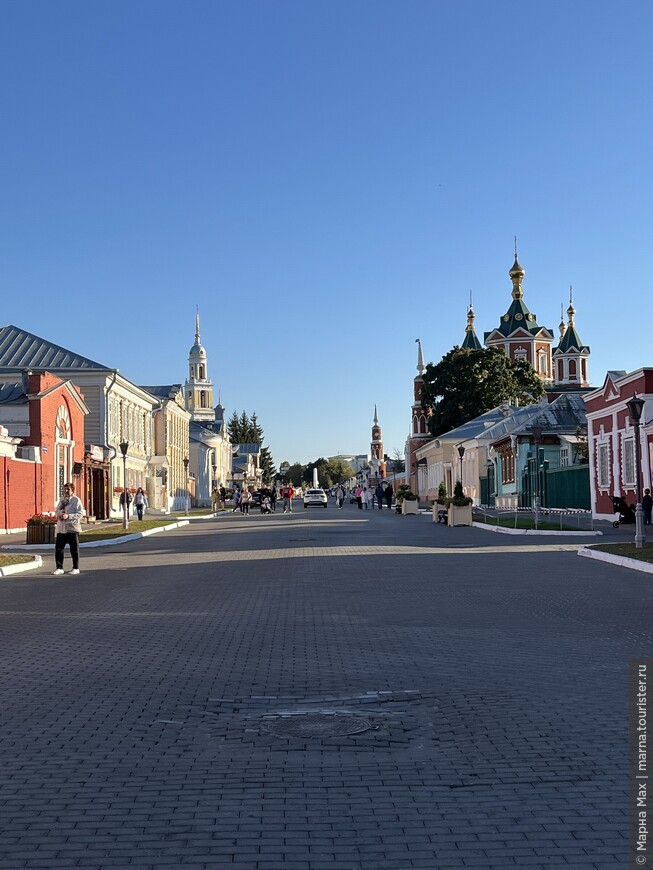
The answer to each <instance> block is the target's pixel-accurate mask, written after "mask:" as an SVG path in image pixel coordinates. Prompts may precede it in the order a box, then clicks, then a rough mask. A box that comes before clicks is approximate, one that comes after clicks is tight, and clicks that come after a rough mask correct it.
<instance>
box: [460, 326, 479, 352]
mask: <svg viewBox="0 0 653 870" xmlns="http://www.w3.org/2000/svg"><path fill="white" fill-rule="evenodd" d="M460 346H461V347H462V348H464V349H465V350H483V345H482V344H481V342H480V341H479V340H478V336H477V335H476V333H475V332H474V330H473V329H468V330H467V331H466V332H465V338H464V339H463V343H462V344H461V345H460Z"/></svg>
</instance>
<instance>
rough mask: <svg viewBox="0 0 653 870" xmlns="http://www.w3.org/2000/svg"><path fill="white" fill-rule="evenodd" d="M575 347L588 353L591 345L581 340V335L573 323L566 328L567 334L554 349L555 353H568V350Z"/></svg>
mask: <svg viewBox="0 0 653 870" xmlns="http://www.w3.org/2000/svg"><path fill="white" fill-rule="evenodd" d="M572 348H573V349H575V350H578V351H585V352H587V353H589V352H590V349H589V347H586V346H585V345H584V344H583V342H582V341H581V340H580V336H579V335H578V332H577V331H576V327H575V326H572V325H571V324H570V325H569V326H568V327H567V329H566V330H565V334H564V335H563V336H562V338H561V339H560V344H559V345H558V346H557V347H556V348H555V350H554V351H553V352H554V353H556V352H557V353H567V352H568V351H570V350H572Z"/></svg>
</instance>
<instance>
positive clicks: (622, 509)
mask: <svg viewBox="0 0 653 870" xmlns="http://www.w3.org/2000/svg"><path fill="white" fill-rule="evenodd" d="M610 501H611V502H612V507H613V508H614V512H615V513H616V514H619V519H618V520H615V521H614V522H613V523H612V525H613V527H614V528H615V529H618V528H619V526H622V525H623V526H627V525H631V524H632V523H634V522H635V505H632V504H626V501H625V499H623V498H622V497H621V496H620V495H611V496H610Z"/></svg>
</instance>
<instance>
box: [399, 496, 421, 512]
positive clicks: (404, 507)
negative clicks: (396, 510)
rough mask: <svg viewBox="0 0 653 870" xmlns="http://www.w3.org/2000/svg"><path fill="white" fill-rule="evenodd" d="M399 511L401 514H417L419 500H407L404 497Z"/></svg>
mask: <svg viewBox="0 0 653 870" xmlns="http://www.w3.org/2000/svg"><path fill="white" fill-rule="evenodd" d="M401 512H402V514H404V515H405V514H417V513H419V502H418V501H408V499H404V500H403V501H402V503H401Z"/></svg>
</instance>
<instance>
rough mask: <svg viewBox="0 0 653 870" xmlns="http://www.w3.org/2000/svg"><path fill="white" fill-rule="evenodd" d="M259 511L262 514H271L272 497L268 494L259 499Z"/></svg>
mask: <svg viewBox="0 0 653 870" xmlns="http://www.w3.org/2000/svg"><path fill="white" fill-rule="evenodd" d="M261 513H262V514H271V513H272V499H271V498H270V496H269V495H264V496H263V497H262V499H261Z"/></svg>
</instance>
